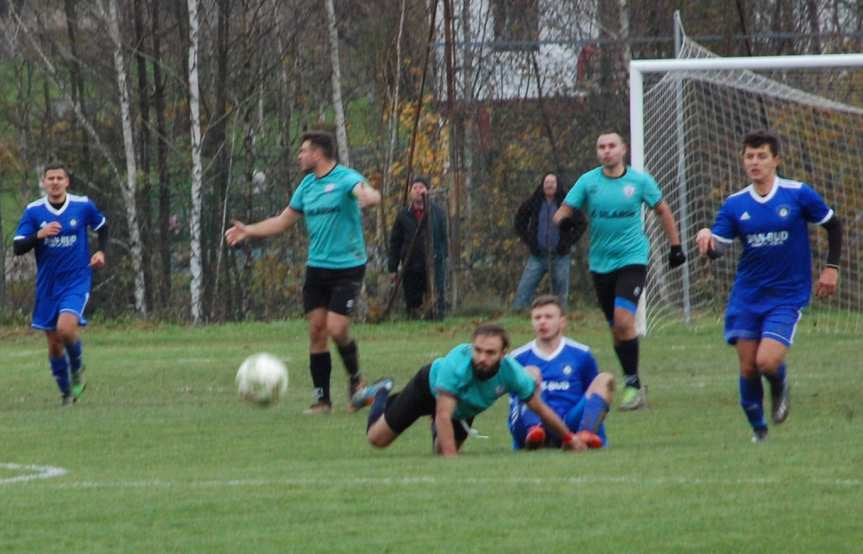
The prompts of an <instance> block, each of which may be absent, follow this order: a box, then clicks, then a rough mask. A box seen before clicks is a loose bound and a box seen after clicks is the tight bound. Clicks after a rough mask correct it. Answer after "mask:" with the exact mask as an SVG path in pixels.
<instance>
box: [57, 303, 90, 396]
mask: <svg viewBox="0 0 863 554" xmlns="http://www.w3.org/2000/svg"><path fill="white" fill-rule="evenodd" d="M89 299H90V293H88V292H82V293H78V294H68V295H66V296H65V297H64V298H63V299H61V301H60V303H59V312H60V315H59V317H58V318H57V332H58V334H59V335H60V338H61V340H62V341H63V345H64V347H65V349H66V355H67V356H68V358H69V371H70V374H71V377H72V396H73V397H74V399H75V400H78V399H79V398H80V397H81V395H82V394H83V392H84V388H85V387H86V383H85V382H84V347H83V344H82V342H81V338H80V329H81V327H82V326H84V325H87V320H86V319H84V308H85V307H86V306H87V301H88V300H89Z"/></svg>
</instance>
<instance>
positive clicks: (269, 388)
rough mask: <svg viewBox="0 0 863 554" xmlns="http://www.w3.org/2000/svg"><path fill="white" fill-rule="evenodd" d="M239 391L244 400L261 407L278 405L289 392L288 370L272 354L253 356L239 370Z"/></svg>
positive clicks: (263, 353) (237, 380)
mask: <svg viewBox="0 0 863 554" xmlns="http://www.w3.org/2000/svg"><path fill="white" fill-rule="evenodd" d="M236 382H237V390H238V391H239V393H240V397H241V398H242V399H243V400H247V401H249V402H253V403H255V404H260V405H268V404H272V403H276V402H278V401H279V399H280V398H282V397H283V396H284V395H285V393H286V392H287V390H288V369H287V368H286V367H285V364H283V363H282V361H281V360H280V359H278V358H276V357H275V356H273V355H272V354H267V353H265V352H262V353H260V354H252V355H251V356H249V357H248V358H246V359H245V361H243V363H242V364H241V365H240V369H239V370H237V379H236Z"/></svg>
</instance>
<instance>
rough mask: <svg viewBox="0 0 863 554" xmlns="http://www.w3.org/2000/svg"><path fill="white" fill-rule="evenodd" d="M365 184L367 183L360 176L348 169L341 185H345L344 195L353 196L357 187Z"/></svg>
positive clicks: (353, 170)
mask: <svg viewBox="0 0 863 554" xmlns="http://www.w3.org/2000/svg"><path fill="white" fill-rule="evenodd" d="M366 182H368V181H367V179H366V178H365V177H363V176H362V174H360V173H359V172H358V171H356V170H355V169H349V170H348V173H347V175H345V178H344V179H343V180H342V183H343V184H344V185H345V194H353V193H354V189H355V188H356V187H357V185H359V184H360V183H366Z"/></svg>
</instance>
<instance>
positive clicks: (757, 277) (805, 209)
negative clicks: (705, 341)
mask: <svg viewBox="0 0 863 554" xmlns="http://www.w3.org/2000/svg"><path fill="white" fill-rule="evenodd" d="M779 162H780V159H779V139H778V138H777V137H776V135H774V134H773V133H771V132H769V131H764V130H761V131H754V132H751V133H749V134H748V135H746V137H745V138H744V139H743V167H744V169H745V170H746V174H747V176H748V177H749V178H750V179H751V180H752V184H750V185H749V186H748V187H746V188H744V189H743V190H741V191H739V192H737V193H734V194H732V195H731V196H729V197H728V198H727V199H726V200H725V202H724V203H723V204H722V206H721V207H720V208H719V213H718V214H717V215H716V222H715V223H714V225H713V228H712V229H707V228H705V229H701V230H700V231H699V232H698V234H697V235H696V238H695V240H696V243H697V245H698V251H699V253H700V254H701V255H705V256H709V257H711V258H715V257H717V256H719V255H721V252H722V250H723V248H724V247H727V246H730V245H731V243H732V242H733V241H734V239H735V238H739V239H740V241H741V243H742V246H743V252H742V253H741V255H740V262H739V263H738V265H737V276H736V277H735V280H734V286H733V287H732V289H731V295H730V296H729V298H728V306H727V307H726V311H725V340H726V341H727V342H728V343H729V344H733V345H734V346H735V347H736V349H737V357H738V359H739V361H740V404H741V406H742V407H743V411H744V413H745V414H746V418H747V419H748V420H749V424H750V425H751V426H752V431H753V436H752V440H753V442H761V441H763V440H764V439H766V438H767V422H766V421H765V419H764V407H763V397H764V389H763V387H762V383H761V377H762V376H764V377H765V378H766V379H767V381H768V383H769V384H770V395H771V397H772V410H771V412H772V413H771V416H772V420H773V423H776V424H779V423H782V422H783V421H785V419H786V418H787V417H788V410H789V401H790V397H789V388H790V387H789V383H788V380H787V378H786V370H785V355H786V354H787V353H788V349H789V348H791V344H792V342H793V341H794V331H795V330H796V328H797V322H798V321H799V320H800V309H801V308H803V307H804V306H806V305H807V304H808V303H809V297H810V291H811V288H812V255H811V253H810V249H809V229H808V225H807V224H809V223H814V224H817V225H821V226H822V227H824V229H825V230H826V231H827V241H828V253H827V261H826V263H825V264H824V268H823V269H822V271H821V275H820V276H819V279H818V284H817V285H816V288H815V293H816V294H817V295H818V296H820V297H826V296H830V295H832V294H833V293H834V292H836V286H837V283H838V281H839V259H840V255H841V251H842V227H841V224H840V223H839V219H838V218H837V217H836V215H835V214H834V213H833V210H831V209H830V208H829V207H827V205H826V204H825V203H824V201H823V200H822V199H821V197H820V196H819V195H818V193H816V192H815V191H814V190H813V189H812V188H811V187H809V186H808V185H806V184H803V183H799V182H797V181H791V180H788V179H783V178H781V177H778V176H777V175H776V168H777V167H778V166H779Z"/></svg>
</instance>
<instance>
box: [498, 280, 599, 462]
mask: <svg viewBox="0 0 863 554" xmlns="http://www.w3.org/2000/svg"><path fill="white" fill-rule="evenodd" d="M530 320H531V324H532V325H533V331H534V333H535V335H536V338H535V339H534V340H533V341H531V342H529V343H527V344H525V345H524V346H522V347H521V348H517V349H516V350H513V352H512V354H510V355H511V356H512V357H513V358H515V360H516V361H517V362H518V363H520V364H521V365H523V366H525V368H526V369H527V370H528V371H533V372H534V374H535V375H536V376H537V377H538V379H539V380H540V381H541V383H542V385H541V387H542V389H541V390H542V394H541V398H542V400H543V402H545V403H546V404H547V405H548V406H549V407H550V408H551V409H552V410H554V412H555V413H556V414H557V415H558V416H560V418H561V419H562V420H563V421H564V423H566V426H567V428H568V429H569V430H570V431H571V432H574V433H576V435H577V436H578V437H579V438H580V439H581V440H582V441H583V442H585V444H587V445H588V446H589V447H591V448H599V447H602V446H605V445H606V444H607V439H606V436H605V426H604V425H603V420H604V419H605V416H606V414H607V413H608V407H609V405H610V404H611V401H612V397H613V395H614V376H613V375H612V374H611V373H608V372H602V373H599V371H598V369H597V365H596V359H594V357H593V354H591V352H590V348H588V347H587V346H585V345H583V344H581V343H578V342H576V341H574V340H572V339H569V338H567V337H565V336H563V330H564V327H565V325H566V316H565V315H564V313H563V307H562V306H561V304H560V300H559V299H558V298H557V297H556V296H553V295H543V296H539V297H537V298H536V300H534V301H533V304H532V305H531V308H530ZM509 432H510V433H511V434H512V445H513V448H515V449H516V450H519V449H522V448H527V449H529V450H532V449H535V448H540V447H542V446H548V445H552V446H559V445H560V438H559V436H558V435H556V434H553V433H547V432H546V429H545V426H544V425H543V423H542V421H540V418H539V416H537V415H536V413H534V412H533V411H532V410H531V409H530V408H529V407H528V406H527V405H526V404H525V403H524V402H522V400H521V399H520V398H518V396H516V395H510V398H509Z"/></svg>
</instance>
